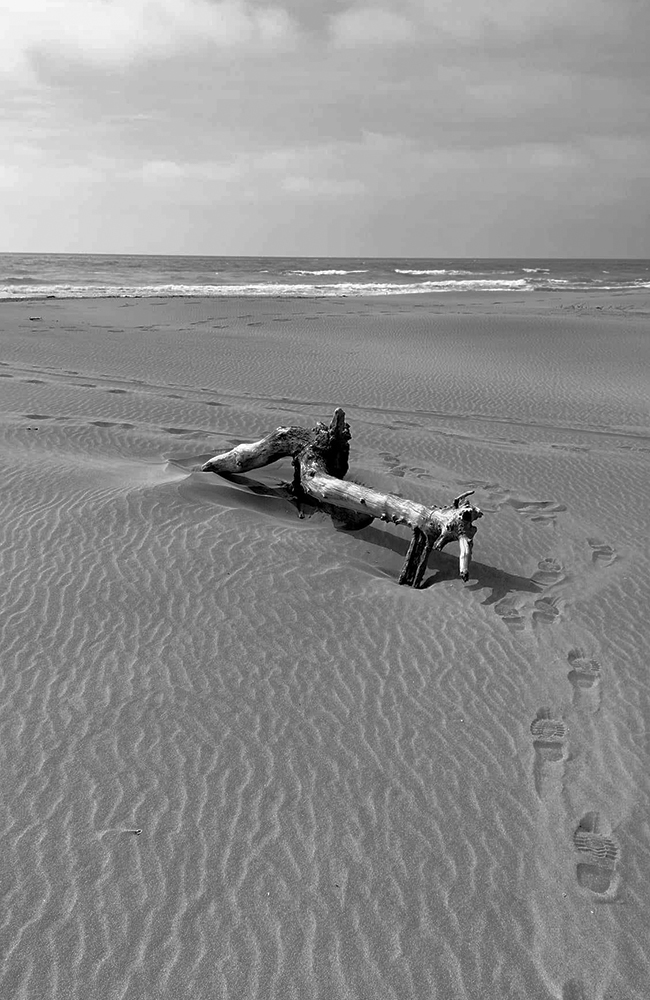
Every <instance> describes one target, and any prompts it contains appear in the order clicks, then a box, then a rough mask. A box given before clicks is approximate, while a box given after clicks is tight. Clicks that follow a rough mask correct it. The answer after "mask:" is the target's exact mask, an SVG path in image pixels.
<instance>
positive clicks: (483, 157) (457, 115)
mask: <svg viewBox="0 0 650 1000" xmlns="http://www.w3.org/2000/svg"><path fill="white" fill-rule="evenodd" d="M649 37H650V2H649V0H393V2H392V3H388V2H384V0H377V2H374V0H367V2H365V0H278V2H277V3H274V2H273V0H270V2H268V3H267V2H265V0H0V151H1V152H0V250H2V251H9V252H11V251H45V252H55V251H61V252H65V251H67V252H74V251H78V252H97V253H101V252H105V253H120V252H124V253H138V252H139V253H199V254H200V253H212V254H226V255H228V254H287V255H289V254H304V255H342V256H346V255H350V256H352V255H366V256H368V255H373V256H392V255H409V256H514V255H517V256H544V255H552V256H632V257H634V256H640V257H643V256H645V257H650V225H649V222H650V219H649V215H650V210H649V206H650V113H649V110H650V102H649V100H648V96H649V91H650V87H649V86H648V79H649V75H650V73H649V65H650V60H649V59H648V53H647V48H648V38H649Z"/></svg>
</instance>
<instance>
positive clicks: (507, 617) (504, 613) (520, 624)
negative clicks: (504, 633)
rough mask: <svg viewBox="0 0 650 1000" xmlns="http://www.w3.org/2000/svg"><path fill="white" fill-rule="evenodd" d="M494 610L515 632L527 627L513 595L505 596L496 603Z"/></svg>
mask: <svg viewBox="0 0 650 1000" xmlns="http://www.w3.org/2000/svg"><path fill="white" fill-rule="evenodd" d="M494 610H495V611H496V613H497V614H498V616H499V618H501V619H502V621H503V624H504V625H507V626H508V628H509V629H510V630H511V631H513V632H521V631H522V629H524V628H525V627H526V622H525V620H524V619H523V618H522V616H521V614H520V613H519V608H518V607H517V605H516V603H515V600H514V598H513V597H503V598H502V599H501V600H500V601H497V603H496V604H495V605H494Z"/></svg>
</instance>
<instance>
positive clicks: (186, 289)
mask: <svg viewBox="0 0 650 1000" xmlns="http://www.w3.org/2000/svg"><path fill="white" fill-rule="evenodd" d="M649 288H650V282H648V281H640V280H638V279H637V280H632V281H630V282H626V283H625V284H619V285H615V284H608V285H602V284H594V282H589V281H587V282H585V281H580V280H570V279H568V278H546V277H545V276H541V277H540V278H538V279H535V278H513V279H506V278H460V279H459V278H451V279H450V278H445V279H440V280H438V281H434V280H427V281H413V282H395V281H386V282H384V281H332V282H327V283H316V282H305V283H304V284H296V283H295V282H247V283H241V284H231V285H193V284H192V285H191V284H166V285H69V284H48V285H32V286H30V287H29V289H27V288H26V287H25V286H24V285H17V284H4V285H0V301H1V300H3V299H4V300H8V299H13V300H18V299H45V298H56V299H93V298H236V297H240V298H264V297H267V298H277V297H280V296H283V297H286V298H310V297H313V298H317V297H318V298H335V297H336V296H350V297H357V298H359V297H362V296H371V295H421V294H425V293H431V292H433V293H436V292H440V293H447V292H456V293H464V292H506V293H507V292H533V291H553V290H564V291H581V292H589V291H637V290H645V289H649Z"/></svg>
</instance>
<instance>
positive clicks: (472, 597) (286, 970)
mask: <svg viewBox="0 0 650 1000" xmlns="http://www.w3.org/2000/svg"><path fill="white" fill-rule="evenodd" d="M13 308H16V307H14V306H12V309H13ZM112 308H113V313H111V312H110V309H111V306H110V304H107V303H101V304H94V305H93V304H90V305H84V304H77V305H76V306H74V307H73V306H72V305H70V304H62V303H56V304H55V306H52V307H50V305H49V304H47V303H40V304H39V312H42V314H43V315H47V316H50V320H49V322H50V323H51V324H52V330H53V331H54V333H55V334H56V336H55V335H54V334H53V335H52V336H51V337H47V336H45V335H43V336H42V337H40V338H36V337H35V336H34V335H33V330H32V331H31V336H32V340H30V339H29V337H28V334H27V333H26V332H25V329H24V328H23V327H25V328H26V327H27V326H28V322H27V320H25V321H24V323H23V319H24V317H23V319H21V318H20V315H19V314H18V313H16V314H15V315H16V316H17V317H18V318H17V320H16V323H15V325H14V326H12V327H11V329H8V330H7V331H6V332H5V339H6V346H5V351H4V353H3V361H2V370H1V372H0V373H1V374H3V375H4V376H6V377H5V378H3V380H2V386H3V390H4V387H5V385H6V386H7V390H6V395H3V397H2V399H3V405H4V407H5V412H4V415H3V416H2V418H1V419H2V423H1V426H0V430H1V433H2V449H1V450H0V465H1V466H2V468H1V473H2V482H3V499H4V504H3V509H2V513H1V514H0V560H1V564H2V570H3V587H2V589H1V591H0V755H1V763H2V767H1V774H2V806H3V808H2V811H1V812H0V831H1V833H2V843H3V851H2V854H1V856H0V877H1V879H2V881H1V885H2V892H3V908H2V913H1V915H0V937H1V942H2V955H3V964H2V967H1V970H0V993H1V994H2V996H3V997H4V996H7V997H10V998H12V1000H14V998H16V1000H36V998H42V997H47V998H52V1000H63V998H66V1000H70V998H71V1000H82V998H83V1000H87V998H88V997H91V998H98V1000H99V998H101V1000H124V998H127V1000H136V998H137V1000H143V998H144V1000H171V998H176V997H186V996H187V997H191V998H192V1000H215V998H217V1000H241V998H245V1000H249V998H250V1000H257V998H259V1000H285V998H292V1000H293V998H300V1000H312V998H313V1000H366V998H367V1000H371V998H372V1000H410V998H414V1000H420V998H422V1000H424V998H427V1000H428V998H429V997H440V998H443V997H444V998H445V1000H478V998H481V1000H504V998H508V997H523V996H525V997H526V998H527V1000H549V998H562V1000H586V998H589V1000H604V997H606V996H614V995H616V990H618V991H619V995H620V996H625V997H626V1000H627V998H631V1000H645V998H644V993H645V983H647V982H648V981H649V977H650V962H649V960H648V948H647V942H646V940H645V939H646V937H647V935H646V934H645V933H644V926H645V924H644V920H643V914H644V913H645V907H646V905H647V904H646V900H647V889H648V872H649V871H650V862H649V858H650V852H649V850H648V831H647V822H646V819H645V817H646V816H647V808H646V805H647V801H648V777H647V775H648V773H649V770H650V769H649V768H648V766H647V765H648V761H647V746H646V742H645V721H644V720H645V719H647V717H648V716H647V713H648V709H649V707H650V696H649V691H650V688H649V685H648V677H647V670H646V669H645V668H646V661H645V658H644V659H643V662H642V664H641V658H640V654H641V652H643V657H645V650H646V649H647V642H646V641H645V638H644V629H645V628H646V626H645V617H644V611H645V609H647V606H648V602H649V601H650V593H649V591H648V583H647V581H648V580H649V579H650V573H648V568H649V563H650V558H649V554H648V548H647V543H645V542H644V541H641V543H640V545H639V544H637V536H638V534H639V528H641V529H642V530H641V532H640V533H641V534H642V535H643V537H644V538H645V537H647V529H648V527H650V525H648V523H647V521H648V516H647V514H646V513H644V511H643V509H641V506H640V505H638V504H637V505H636V506H635V507H634V510H635V512H636V514H635V519H629V520H624V522H623V523H622V524H621V525H620V527H617V531H616V537H613V535H612V532H611V524H612V523H613V520H612V519H613V518H614V517H615V515H616V512H617V510H619V509H620V505H621V504H628V505H631V504H632V503H633V501H634V500H635V497H636V499H638V497H639V496H641V495H643V493H642V488H643V484H644V483H646V482H647V472H648V465H647V457H646V455H645V452H643V451H642V450H641V448H640V436H639V434H637V431H638V430H639V428H641V424H642V418H641V416H640V409H639V407H638V397H637V387H638V386H637V381H634V380H633V383H632V387H631V389H630V393H629V395H628V396H627V397H625V398H623V396H622V395H621V386H622V385H624V383H625V379H626V378H627V377H628V376H629V374H630V370H631V367H633V366H631V365H628V364H627V362H626V361H625V357H624V356H622V355H621V347H620V344H621V341H620V340H619V342H618V347H617V350H616V351H614V350H613V349H611V350H610V346H609V342H608V341H607V342H606V343H605V341H604V340H603V342H602V343H600V341H598V337H596V341H594V344H595V347H594V350H595V349H596V348H597V347H598V344H599V343H600V347H599V348H598V349H599V351H600V354H599V358H600V361H601V362H603V363H602V364H599V366H598V379H600V380H601V382H602V381H603V380H604V381H606V374H603V373H606V372H607V365H606V364H605V363H604V362H605V361H606V360H607V359H608V358H609V360H612V357H613V358H614V360H616V358H618V361H616V365H615V367H614V369H613V370H612V372H611V377H610V381H609V382H608V383H607V385H605V387H604V390H603V392H600V389H602V388H603V386H602V384H601V382H599V383H598V386H599V389H598V392H593V391H592V392H591V394H589V393H587V392H586V389H585V390H584V391H583V389H584V386H581V385H579V384H578V383H579V377H578V366H577V359H578V355H579V354H580V351H581V350H582V349H581V347H580V345H579V343H578V341H577V340H576V339H575V338H576V337H577V332H576V331H577V330H578V328H579V329H580V334H581V335H582V331H583V329H584V324H581V323H580V321H578V320H575V321H574V322H573V323H568V324H567V323H564V325H562V323H563V321H562V322H561V320H560V319H558V318H557V317H556V319H557V322H554V323H553V324H552V330H551V340H550V341H547V342H546V343H545V344H544V342H543V341H542V340H541V339H540V336H539V329H537V328H535V329H533V328H532V327H530V326H529V327H528V328H527V333H526V338H527V340H526V343H527V344H528V348H529V349H530V351H532V355H531V356H532V359H533V362H534V364H533V365H532V368H531V372H532V376H531V378H532V379H533V381H534V380H535V379H536V378H537V376H538V375H539V378H538V379H537V381H538V384H539V387H540V388H539V391H537V390H536V391H535V392H534V393H533V392H531V391H530V384H529V381H526V380H524V382H522V381H518V379H519V376H518V373H517V370H516V365H515V364H514V362H511V361H506V360H504V359H506V356H508V351H509V349H510V347H511V345H512V338H513V337H514V327H515V324H514V323H510V324H506V327H507V329H506V327H504V328H503V329H501V328H500V327H498V326H497V325H495V323H494V322H492V324H491V325H490V323H489V322H488V323H487V326H486V324H485V322H483V325H481V324H480V323H478V322H476V323H474V322H472V323H465V322H464V320H463V318H462V317H459V316H457V317H456V318H455V319H452V320H447V321H446V325H444V324H443V327H444V328H443V327H438V326H436V324H435V323H433V322H432V319H433V318H435V317H432V316H431V315H429V316H428V317H427V315H425V314H424V313H422V312H419V313H418V312H417V311H412V312H410V313H408V315H406V316H401V315H400V313H399V310H397V307H395V308H394V309H393V310H392V311H391V308H390V306H389V305H388V304H384V305H382V307H381V309H382V310H386V315H385V316H383V315H381V311H380V310H379V307H377V306H375V307H373V308H374V309H375V312H368V306H367V305H365V304H362V305H349V304H348V305H346V304H345V303H338V304H336V305H332V304H331V303H327V304H320V305H319V304H317V303H309V304H308V305H296V304H295V303H294V304H292V305H290V306H287V307H286V308H287V310H288V312H286V313H284V312H282V310H283V309H284V308H285V304H284V303H276V304H275V305H274V306H273V310H272V313H270V314H264V315H262V314H261V313H260V310H261V309H262V306H261V305H259V304H255V305H251V304H249V303H246V305H245V307H244V306H242V305H241V304H238V303H229V304H228V305H227V306H222V305H219V306H218V309H224V310H225V311H224V312H223V314H222V313H219V314H211V313H205V314H204V312H205V309H206V308H207V307H205V306H201V305H200V304H199V305H197V306H195V307H193V308H195V310H196V311H195V312H193V313H192V314H191V316H190V314H188V313H187V312H185V313H182V310H181V306H180V305H178V304H175V305H173V306H171V307H170V312H168V311H167V308H166V307H165V308H163V306H162V305H156V304H155V303H153V304H149V305H148V306H147V309H148V310H149V311H148V312H147V313H146V315H145V313H143V312H142V308H143V307H141V305H139V304H136V305H133V306H132V307H130V306H129V307H128V308H127V307H126V306H124V305H123V304H120V305H119V307H118V306H113V307H112ZM211 308H216V307H211ZM75 309H77V311H76V312H75V311H74V310H75ZM131 309H132V311H130V310H131ZM306 309H309V310H310V312H309V316H312V319H309V316H307V315H306V314H305V310H306ZM48 310H50V313H48ZM156 310H158V312H156ZM202 310H204V312H202ZM301 310H302V312H301ZM311 311H313V314H312V312H311ZM240 313H241V315H240ZM12 315H14V314H12ZM129 317H130V318H129ZM260 317H261V318H260ZM181 319H182V323H181ZM438 319H440V317H438ZM145 320H146V323H145ZM402 320H404V324H403V325H401V324H402ZM308 321H309V324H311V326H310V327H309V329H310V330H313V331H316V333H315V334H312V333H310V335H309V336H306V335H305V334H304V330H303V328H304V327H305V326H307V325H308ZM21 323H23V326H21V325H20V324H21ZM174 323H175V324H176V326H175V327H174ZM257 323H261V325H253V324H257ZM57 324H58V325H57ZM93 324H94V325H93ZM147 325H148V326H149V329H148V330H147V329H144V327H145V326H147ZM63 327H64V329H63ZM89 327H90V328H91V329H92V330H93V331H94V334H96V336H95V337H94V339H93V344H90V343H89V338H88V328H89ZM560 327H562V331H564V333H566V336H567V338H568V340H566V342H565V340H563V336H564V333H563V334H562V336H561V335H560V333H561V331H560ZM620 329H621V331H623V326H622V325H621V327H620ZM179 330H180V331H181V332H182V336H180V337H179V336H178V333H179ZM274 330H276V331H277V332H276V333H274V332H273V331H274ZM396 330H400V331H401V333H402V335H403V338H406V340H404V339H403V341H402V345H401V347H400V345H399V344H398V340H397V338H396V337H395V331H396ZM598 330H600V327H598ZM326 331H329V333H330V335H331V340H330V344H329V347H328V351H329V354H328V352H327V351H325V348H324V347H323V342H322V337H323V335H324V333H325V332H326ZM436 331H437V334H438V335H439V339H438V341H437V347H436V349H433V350H432V344H434V343H436V340H435V336H436ZM567 331H568V332H567ZM319 332H320V337H321V339H320V340H319V336H318V334H319ZM596 333H597V331H596ZM596 333H595V334H594V336H596ZM64 334H65V335H64ZM488 335H489V337H488V339H491V340H492V343H493V346H494V349H495V351H496V354H497V355H498V357H499V359H500V361H501V362H503V364H501V363H499V364H498V365H497V362H496V361H494V362H491V364H492V365H493V367H492V368H490V369H489V371H487V374H486V372H485V371H483V372H482V365H483V366H484V363H485V359H486V356H487V354H488V353H489V351H488V350H487V348H485V349H484V348H483V347H481V343H482V342H483V341H482V339H483V338H485V337H486V336H488ZM628 336H629V337H631V336H632V334H629V335H628ZM621 337H623V338H624V337H625V334H624V333H623V332H621ZM572 338H573V339H572ZM91 339H92V338H91ZM406 341H408V342H409V343H410V344H411V350H410V352H409V351H405V350H404V343H406ZM485 343H486V344H487V341H485ZM535 344H537V346H535ZM454 345H455V346H454ZM603 345H604V346H603ZM332 346H334V348H335V350H332ZM380 347H381V348H382V349H385V350H386V351H387V352H388V354H387V355H386V354H385V355H384V356H383V358H384V360H383V362H381V363H380V352H379V348H380ZM528 348H527V349H528ZM556 349H557V350H558V351H559V355H558V356H557V358H556V356H555V354H554V351H555V350H556ZM454 351H457V354H454ZM617 352H618V353H617ZM326 355H327V356H326ZM619 355H621V356H620V357H619ZM495 356H496V355H495ZM279 357H280V358H282V362H281V363H280V362H279V361H278V358H279ZM152 358H155V359H157V360H156V363H155V364H154V363H153V361H152ZM328 358H330V359H331V360H330V361H329V362H327V359H328ZM386 358H388V361H387V360H386ZM454 359H455V360H454ZM326 362H327V363H326ZM495 366H496V367H498V368H499V373H497V372H496V369H495ZM535 366H536V367H535ZM497 374H498V378H497V379H496V382H495V381H494V379H493V378H492V376H493V375H495V377H496V375H497ZM495 386H496V388H495ZM576 386H577V388H578V391H577V392H576V393H573V395H571V391H572V389H573V388H575V387H576ZM296 387H298V388H299V391H298V390H297V388H296ZM301 393H302V394H303V396H307V397H308V398H307V401H305V399H304V398H301V395H300V394H301ZM567 393H568V395H567ZM348 398H351V399H353V400H354V401H356V404H357V405H356V409H355V408H354V407H352V409H351V412H350V417H351V420H352V421H353V433H354V434H355V437H354V440H353V449H354V450H353V455H354V462H355V474H357V475H358V477H359V478H361V479H362V480H363V481H365V482H367V483H368V485H376V486H378V487H379V488H385V489H393V490H398V491H402V492H404V493H405V494H408V495H411V496H413V497H415V498H416V499H421V500H425V501H426V500H427V499H429V500H430V501H432V502H436V501H439V500H440V501H442V500H446V499H448V497H449V496H453V495H455V494H457V493H458V492H461V491H462V488H463V484H464V483H466V482H468V481H469V480H470V479H471V481H472V482H473V484H474V488H476V490H477V499H478V501H479V503H480V504H481V505H482V506H483V505H484V506H485V507H486V509H488V508H490V509H489V516H486V518H485V522H484V523H483V522H482V525H481V529H480V532H479V535H478V536H477V544H476V547H475V553H474V555H475V561H474V565H473V576H472V578H471V580H470V582H469V584H468V585H467V586H463V585H462V584H461V583H460V581H458V580H457V578H456V568H455V565H454V559H453V555H452V554H450V555H448V554H447V553H443V554H441V555H439V556H436V557H435V558H433V559H432V560H431V572H430V574H429V578H428V580H427V588H426V589H424V590H422V591H419V592H410V591H405V590H403V589H402V588H398V587H397V586H396V583H395V577H396V573H397V569H398V567H399V565H400V563H401V561H402V558H403V554H404V551H405V548H406V544H407V539H406V538H405V537H404V536H400V534H399V532H395V531H392V530H390V529H386V530H384V529H383V528H379V527H377V526H375V525H373V526H371V527H370V528H368V529H364V531H362V532H358V533H355V534H348V533H344V532H336V531H334V530H333V529H332V525H331V523H330V521H329V520H328V519H327V518H325V517H320V516H318V515H315V516H314V517H312V518H311V519H305V520H304V521H300V520H298V519H297V518H296V517H295V511H294V510H293V508H292V507H291V505H290V504H289V503H288V502H287V500H286V498H283V496H282V494H281V491H279V492H278V490H279V480H280V479H281V478H282V477H283V476H284V475H285V474H286V472H287V470H286V469H284V468H280V467H279V468H278V470H277V473H276V474H269V476H267V477H266V478H265V477H264V476H263V475H260V477H259V478H256V479H255V486H254V488H253V489H247V488H246V487H245V486H243V485H242V484H240V483H237V482H233V483H226V482H225V481H219V480H217V478H216V477H213V478H209V477H208V478H207V479H206V477H203V476H201V475H200V474H198V473H195V472H192V470H193V469H194V468H196V466H197V465H198V464H199V462H200V459H201V456H202V455H205V454H209V452H210V451H211V450H214V449H215V448H216V447H219V446H222V445H223V446H224V447H226V446H228V445H230V444H231V443H235V441H237V440H242V439H249V440H250V439H251V438H254V437H255V436H258V435H260V434H262V433H264V432H265V431H266V430H268V427H269V424H270V425H271V426H274V425H275V424H277V423H280V422H285V421H287V422H288V421H291V420H300V421H309V420H311V419H316V418H318V417H322V416H324V415H325V414H326V413H327V410H328V408H329V406H330V404H331V403H332V402H345V403H347V399H348ZM556 404H557V405H556ZM560 404H561V405H560ZM562 406H563V407H564V409H562V408H561V407H562ZM549 412H551V413H552V415H553V420H551V421H550V422H549V423H548V425H545V424H544V421H543V419H542V418H543V417H544V416H545V414H546V415H547V414H548V413H549ZM615 425H617V426H618V427H619V431H620V433H619V431H617V432H616V433H615ZM605 426H606V428H607V433H605V431H604V430H603V427H605ZM641 429H642V428H641ZM617 434H618V436H617ZM574 448H575V449H578V450H571V449H574ZM582 449H585V450H582ZM628 449H629V450H628ZM274 476H275V478H274ZM472 477H473V478H472ZM458 487H460V488H458ZM630 509H632V508H631V507H630ZM605 624H606V628H605ZM640 664H641V666H640ZM540 706H542V707H540ZM601 904H602V905H601ZM640 984H641V985H640Z"/></svg>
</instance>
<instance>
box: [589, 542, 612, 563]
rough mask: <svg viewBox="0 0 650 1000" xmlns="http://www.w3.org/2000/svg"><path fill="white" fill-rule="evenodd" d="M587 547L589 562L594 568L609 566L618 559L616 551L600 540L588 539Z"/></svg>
mask: <svg viewBox="0 0 650 1000" xmlns="http://www.w3.org/2000/svg"><path fill="white" fill-rule="evenodd" d="M587 545H588V546H589V548H590V549H591V561H592V563H594V565H595V566H611V565H612V563H613V562H615V561H616V559H618V553H617V551H616V549H613V548H612V546H611V545H607V543H606V542H602V541H601V540H600V538H588V539H587Z"/></svg>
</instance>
